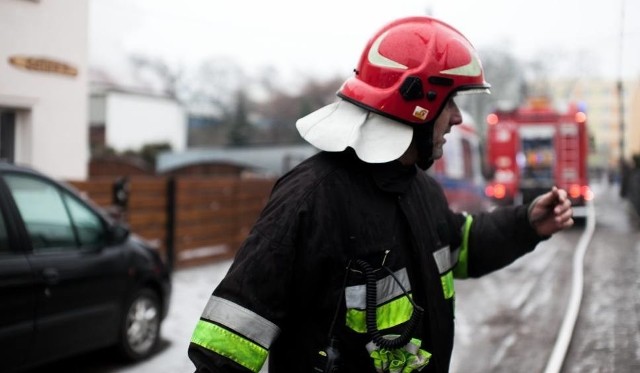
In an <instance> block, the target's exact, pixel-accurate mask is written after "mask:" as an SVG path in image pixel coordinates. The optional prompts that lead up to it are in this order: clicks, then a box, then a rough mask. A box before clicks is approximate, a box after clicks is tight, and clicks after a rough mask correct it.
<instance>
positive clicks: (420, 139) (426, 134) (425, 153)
mask: <svg viewBox="0 0 640 373" xmlns="http://www.w3.org/2000/svg"><path fill="white" fill-rule="evenodd" d="M433 129H434V126H433V122H429V123H425V124H421V125H419V126H415V127H413V140H414V141H413V142H414V145H415V147H416V151H417V153H418V159H417V160H416V164H417V165H418V167H420V168H421V169H423V170H427V169H428V168H429V167H431V165H432V164H433V162H434V160H433Z"/></svg>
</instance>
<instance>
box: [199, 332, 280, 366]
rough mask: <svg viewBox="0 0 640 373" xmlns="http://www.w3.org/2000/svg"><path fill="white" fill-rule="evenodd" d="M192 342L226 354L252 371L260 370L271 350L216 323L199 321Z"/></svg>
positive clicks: (223, 354)
mask: <svg viewBox="0 0 640 373" xmlns="http://www.w3.org/2000/svg"><path fill="white" fill-rule="evenodd" d="M191 342H193V343H195V344H197V345H199V346H202V347H204V348H206V349H208V350H211V351H213V352H215V353H217V354H220V355H222V356H225V357H227V358H229V359H231V360H233V361H235V362H236V363H238V364H240V365H242V366H243V367H245V368H247V369H249V370H250V371H252V372H256V373H257V372H259V371H260V369H262V366H263V365H264V362H265V360H267V355H268V354H269V351H268V350H266V349H265V348H263V347H261V346H260V345H257V344H255V343H253V342H251V341H250V340H248V339H245V338H242V337H241V336H239V335H237V334H235V333H232V332H230V331H228V330H226V329H224V328H221V327H220V326H218V325H216V324H212V323H209V322H206V321H204V320H200V321H198V323H197V324H196V328H195V330H194V331H193V335H192V336H191Z"/></svg>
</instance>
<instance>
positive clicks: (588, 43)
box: [90, 0, 640, 78]
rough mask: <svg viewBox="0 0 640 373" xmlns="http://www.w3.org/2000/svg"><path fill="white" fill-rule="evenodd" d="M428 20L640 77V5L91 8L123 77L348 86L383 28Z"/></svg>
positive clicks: (526, 53) (163, 2) (349, 3)
mask: <svg viewBox="0 0 640 373" xmlns="http://www.w3.org/2000/svg"><path fill="white" fill-rule="evenodd" d="M623 3H624V9H625V15H624V16H623V15H622V6H623ZM427 12H430V13H431V14H432V15H434V16H436V17H438V18H440V19H442V20H444V21H446V22H448V23H451V24H452V25H453V26H455V27H456V28H458V29H459V30H460V31H462V32H463V33H464V34H465V35H466V36H467V37H468V38H469V39H470V40H471V42H472V43H473V44H474V45H475V46H476V47H477V48H479V49H483V48H487V47H496V46H501V47H505V48H509V49H510V50H512V51H513V53H514V54H515V55H516V56H518V57H521V58H523V59H527V58H531V56H534V55H536V54H540V53H542V52H543V51H553V50H558V51H562V52H563V53H571V54H574V55H578V54H580V55H582V56H584V58H585V59H586V61H585V63H586V64H587V65H588V66H590V70H589V73H593V74H600V75H605V76H609V77H617V76H618V75H619V72H620V66H622V71H623V74H624V75H625V76H632V77H634V78H637V77H638V76H639V75H640V48H639V47H638V46H640V1H636V0H531V1H522V0H520V1H516V0H432V1H427V0H398V1H394V2H389V1H377V0H323V1H313V2H308V1H304V0H231V1H222V0H180V1H177V0H91V2H90V62H91V64H92V65H94V66H97V67H103V68H106V69H109V70H112V71H117V69H118V66H121V65H122V63H123V62H124V61H125V60H126V56H127V55H131V54H145V55H149V56H157V57H161V58H164V59H165V60H167V61H168V62H170V63H173V64H182V65H185V66H189V65H195V64H197V63H198V62H200V61H202V60H204V59H205V58H208V57H215V58H221V57H224V58H229V59H231V60H233V61H236V62H238V63H239V64H240V65H241V66H242V67H243V68H244V69H245V70H247V71H249V72H251V71H256V69H259V68H262V67H265V66H273V67H275V68H276V69H278V71H281V72H285V73H289V74H291V76H296V74H303V75H304V76H312V75H319V76H325V77H330V76H335V75H337V74H339V75H340V76H346V75H349V74H350V72H351V71H352V70H353V68H354V67H355V65H356V63H357V61H358V58H359V56H360V53H361V51H362V48H364V45H365V43H366V41H367V40H368V39H369V38H370V37H371V36H372V35H373V33H375V31H376V30H377V29H378V28H379V27H381V26H382V25H384V24H385V23H387V22H389V21H391V20H393V19H395V18H398V17H402V16H409V15H423V14H427ZM622 20H624V24H622V23H621V22H622ZM621 25H623V26H624V27H623V28H622V29H621ZM622 31H623V32H624V37H623V38H621V32H622ZM621 40H624V45H623V48H622V49H621V43H620V41H621ZM621 50H622V59H621V58H620V57H621ZM481 57H482V55H481ZM556 58H557V57H556Z"/></svg>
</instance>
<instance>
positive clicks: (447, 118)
mask: <svg viewBox="0 0 640 373" xmlns="http://www.w3.org/2000/svg"><path fill="white" fill-rule="evenodd" d="M460 123H462V114H461V113H460V109H458V105H456V103H455V101H453V98H451V99H449V101H448V102H447V103H446V104H445V106H444V109H443V110H442V112H441V113H440V116H438V117H437V118H436V121H435V123H434V128H433V159H434V160H436V159H440V158H442V152H443V150H442V147H443V146H444V143H445V142H447V140H446V139H445V138H444V135H446V134H447V133H449V132H450V131H451V127H453V126H455V125H456V124H460Z"/></svg>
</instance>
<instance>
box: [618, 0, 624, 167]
mask: <svg viewBox="0 0 640 373" xmlns="http://www.w3.org/2000/svg"><path fill="white" fill-rule="evenodd" d="M620 3H621V5H620V40H619V42H620V48H619V50H618V53H619V60H618V82H617V85H616V86H617V87H616V88H617V93H618V110H619V111H618V115H619V120H620V164H621V165H622V164H623V162H624V155H625V153H624V150H625V138H624V135H625V123H624V84H623V79H624V78H623V71H622V65H623V64H622V59H623V49H624V3H625V0H620Z"/></svg>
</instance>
